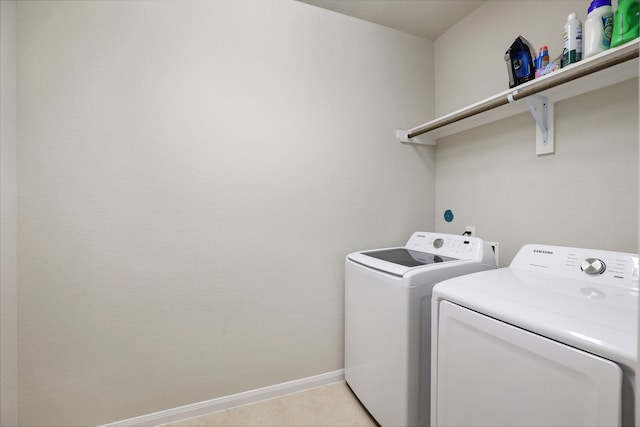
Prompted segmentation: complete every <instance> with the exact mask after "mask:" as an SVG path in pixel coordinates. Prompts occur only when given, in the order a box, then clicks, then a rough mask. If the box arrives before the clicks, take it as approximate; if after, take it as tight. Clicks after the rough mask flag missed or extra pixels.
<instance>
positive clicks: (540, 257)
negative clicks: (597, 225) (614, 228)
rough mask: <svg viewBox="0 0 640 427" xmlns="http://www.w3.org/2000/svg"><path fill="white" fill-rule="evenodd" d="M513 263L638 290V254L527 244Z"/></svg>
mask: <svg viewBox="0 0 640 427" xmlns="http://www.w3.org/2000/svg"><path fill="white" fill-rule="evenodd" d="M511 266H512V267H520V268H526V269H528V270H532V271H544V272H545V273H547V274H555V275H560V276H563V277H571V278H574V279H580V280H589V281H597V282H599V283H603V284H611V285H620V286H624V287H628V288H633V289H638V274H639V272H638V254H632V253H624V252H612V251H604V250H597V249H581V248H570V247H564V246H545V245H525V246H523V247H522V249H520V251H519V252H518V254H517V255H516V256H515V258H514V259H513V261H512V262H511Z"/></svg>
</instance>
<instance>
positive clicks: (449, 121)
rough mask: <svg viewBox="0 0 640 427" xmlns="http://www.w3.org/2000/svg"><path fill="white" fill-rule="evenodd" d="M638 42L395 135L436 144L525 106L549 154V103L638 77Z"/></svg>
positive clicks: (538, 144) (409, 141)
mask: <svg viewBox="0 0 640 427" xmlns="http://www.w3.org/2000/svg"><path fill="white" fill-rule="evenodd" d="M639 44H640V39H635V40H633V41H630V42H629V43H626V44H624V45H622V46H618V47H616V48H613V49H609V50H607V51H605V52H602V53H600V54H598V55H595V56H593V57H591V58H587V59H584V60H582V61H580V62H578V63H576V64H572V65H570V66H568V67H566V68H562V69H560V70H558V71H555V72H553V73H551V74H547V75H546V76H542V77H540V78H537V79H535V80H532V81H530V82H527V83H524V84H521V85H519V86H516V87H514V88H511V89H508V90H505V91H504V92H500V93H498V94H496V95H494V96H491V97H489V98H486V99H484V100H482V101H479V102H476V103H474V104H471V105H469V106H467V107H465V108H462V109H460V110H457V111H454V112H452V113H449V114H447V115H445V116H442V117H439V118H437V119H434V120H431V121H429V122H426V123H424V124H422V125H420V126H416V127H414V128H412V129H409V130H398V131H397V133H396V135H397V138H398V139H399V140H400V142H402V143H403V144H414V145H436V142H437V140H439V139H441V138H444V137H446V136H450V135H454V134H456V133H459V132H463V131H465V130H468V129H472V128H475V127H478V126H482V125H484V124H487V123H491V122H494V121H497V120H501V119H504V118H507V117H511V116H514V115H516V114H521V113H523V112H526V111H527V110H530V111H531V113H532V115H533V116H534V118H535V119H536V122H537V123H538V126H537V142H536V147H537V148H536V152H537V154H538V155H540V154H548V153H552V152H553V121H554V114H553V111H554V109H553V106H554V103H556V102H558V101H562V100H564V99H568V98H572V97H574V96H578V95H581V94H584V93H588V92H592V91H594V90H597V89H600V88H604V87H607V86H610V85H613V84H616V83H620V82H624V81H626V80H630V79H632V78H634V77H638V46H639ZM530 99H533V100H536V99H537V100H538V102H531V101H530ZM520 100H524V101H525V102H519V101H520ZM534 104H539V107H538V108H536V106H535V105H534ZM545 130H546V132H545ZM545 133H546V136H545Z"/></svg>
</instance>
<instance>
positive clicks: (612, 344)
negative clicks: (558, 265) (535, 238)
mask: <svg viewBox="0 0 640 427" xmlns="http://www.w3.org/2000/svg"><path fill="white" fill-rule="evenodd" d="M523 249H524V248H523ZM536 250H541V249H539V248H538V249H536ZM545 250H546V251H547V252H546V253H543V255H550V254H551V253H556V254H557V253H558V252H564V251H558V250H553V249H545ZM575 252H576V251H573V252H572V253H575ZM537 253H539V252H537ZM628 255H629V254H624V256H628ZM624 256H623V257H622V258H624ZM516 258H517V257H516ZM617 258H620V257H617ZM630 262H631V264H633V262H634V260H633V257H630ZM514 264H516V265H518V266H514ZM511 265H512V266H511V267H509V268H502V269H498V270H491V271H485V272H480V273H475V274H470V275H467V276H460V277H456V278H453V279H449V280H445V281H443V282H441V283H439V284H438V285H436V286H435V287H434V289H433V300H434V301H441V300H447V301H451V302H453V303H455V304H458V305H460V306H463V307H466V308H469V309H471V310H474V311H477V312H479V313H482V314H486V315H488V316H491V317H493V318H495V319H498V320H502V321H504V322H506V323H509V324H512V325H514V326H518V327H520V328H523V329H526V330H529V331H531V332H534V333H537V334H539V335H542V336H546V337H548V338H551V339H554V340H557V341H559V342H563V343H565V344H568V345H571V346H574V347H576V348H579V349H582V350H585V351H588V352H591V353H593V354H596V355H599V356H601V357H604V358H607V359H610V360H613V361H616V362H617V363H619V364H621V365H623V366H625V367H626V369H627V370H629V371H631V372H634V371H635V369H636V364H637V344H636V342H637V325H638V320H637V316H638V288H637V281H636V282H635V283H636V285H635V286H633V282H631V286H620V284H621V283H622V280H621V279H616V280H619V282H614V283H613V284H612V283H611V281H610V280H607V278H606V277H605V276H604V274H602V275H600V276H599V278H600V279H601V282H598V281H596V279H598V278H597V277H594V276H588V275H587V274H585V273H584V272H582V271H578V272H579V274H581V275H583V276H585V279H577V278H575V277H569V276H568V272H567V271H564V272H563V273H562V274H553V273H554V269H550V267H549V266H547V267H545V266H544V265H542V264H540V263H537V264H536V265H533V264H531V263H529V264H528V265H527V266H525V265H524V263H520V262H517V260H516V259H514V262H512V264H511ZM635 265H637V257H635ZM563 267H564V265H563ZM570 268H574V267H570ZM576 268H578V269H579V268H580V267H579V266H578V267H576ZM630 268H631V269H632V270H633V267H630ZM636 274H637V273H636ZM616 275H618V273H616ZM578 277H581V276H578ZM612 277H613V276H612Z"/></svg>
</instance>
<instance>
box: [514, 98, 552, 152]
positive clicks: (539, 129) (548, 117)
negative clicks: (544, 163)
mask: <svg viewBox="0 0 640 427" xmlns="http://www.w3.org/2000/svg"><path fill="white" fill-rule="evenodd" d="M514 94H517V92H514ZM514 94H509V102H514V101H513V95H514ZM532 97H534V98H537V99H538V100H539V101H540V113H538V110H536V107H535V106H534V105H533V103H532V102H531V100H530V99H529V98H532ZM524 102H525V103H526V104H527V107H528V108H529V112H530V113H531V115H532V116H533V119H534V120H535V121H536V125H537V126H536V155H538V156H541V155H543V154H551V153H553V152H554V145H553V119H554V115H555V114H554V105H553V102H549V99H548V98H547V97H546V96H542V95H530V96H528V97H526V98H524Z"/></svg>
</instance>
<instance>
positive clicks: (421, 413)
mask: <svg viewBox="0 0 640 427" xmlns="http://www.w3.org/2000/svg"><path fill="white" fill-rule="evenodd" d="M496 264H497V263H496V256H495V254H494V250H493V247H492V246H491V245H490V244H489V243H487V242H484V241H482V240H481V239H479V238H476V237H468V236H455V235H447V234H438V233H427V232H416V233H414V234H413V235H412V236H411V238H410V239H409V241H408V242H407V244H406V245H405V246H404V247H393V248H384V249H376V250H370V251H361V252H356V253H352V254H349V255H348V256H347V258H346V262H345V380H346V381H347V383H348V384H349V386H350V387H351V389H352V390H353V392H354V393H355V395H356V396H357V397H358V399H359V400H360V401H361V402H362V404H363V405H364V406H365V407H366V408H367V410H368V411H369V412H370V413H371V415H372V416H373V417H374V418H375V419H376V421H377V422H378V423H379V424H381V425H382V426H418V425H428V424H429V393H430V388H429V376H430V371H429V358H430V333H431V326H430V323H431V305H430V301H431V290H432V288H433V286H434V285H435V284H436V283H437V282H440V281H442V280H445V279H448V278H451V277H454V276H459V275H461V274H467V273H472V272H476V271H481V270H487V269H490V268H496Z"/></svg>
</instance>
